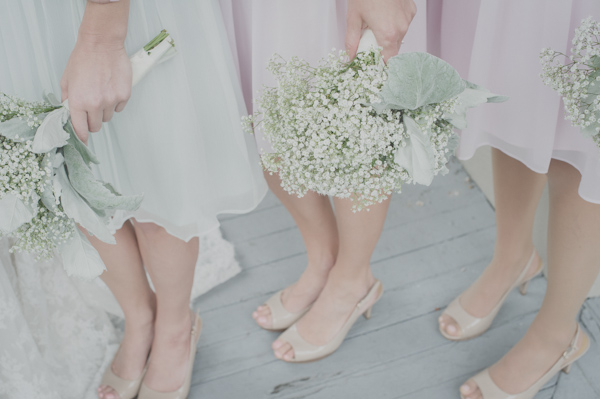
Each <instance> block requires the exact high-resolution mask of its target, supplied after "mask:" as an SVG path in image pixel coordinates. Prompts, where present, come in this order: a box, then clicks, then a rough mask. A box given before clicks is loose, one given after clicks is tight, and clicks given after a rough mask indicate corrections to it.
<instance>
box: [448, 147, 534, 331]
mask: <svg viewBox="0 0 600 399" xmlns="http://www.w3.org/2000/svg"><path fill="white" fill-rule="evenodd" d="M492 154H493V165H494V197H495V199H496V232H497V237H496V247H495V249H494V258H493V259H492V262H491V263H490V264H489V266H488V267H487V268H486V269H485V271H484V272H483V274H482V275H481V276H480V277H479V278H478V279H477V280H476V281H475V283H473V284H472V285H471V286H470V287H469V288H468V289H467V290H466V291H465V292H464V293H463V294H462V296H461V298H460V304H461V306H462V307H463V308H464V309H465V310H466V311H467V312H469V313H470V314H471V315H473V316H475V317H483V316H486V315H487V314H489V313H490V312H491V311H492V309H493V308H494V306H496V305H497V304H498V302H499V301H500V299H501V298H502V296H503V295H504V294H505V293H506V291H507V290H508V289H509V288H510V286H511V285H512V284H514V282H515V281H516V280H517V278H518V277H519V275H520V274H521V272H522V271H523V268H524V267H525V266H526V265H527V262H528V261H529V258H530V257H531V254H532V252H533V239H532V235H533V220H534V217H535V210H536V208H537V205H538V203H539V200H540V197H541V195H542V192H543V191H544V187H545V185H546V176H545V175H542V174H539V173H535V172H533V171H532V170H531V169H529V168H528V167H527V166H525V165H523V164H522V163H521V162H519V161H517V160H516V159H514V158H511V157H509V156H508V155H506V154H504V153H503V152H501V151H500V150H497V149H493V152H492ZM537 264H538V263H537V262H534V265H537ZM536 271H537V269H536V268H535V267H532V270H531V274H534V273H535V272H536ZM439 323H440V326H441V327H442V328H443V329H444V330H445V331H446V332H447V333H448V334H449V335H453V336H459V335H460V333H461V332H460V327H459V326H458V325H457V324H456V322H455V321H454V319H452V318H451V317H450V316H448V315H445V314H444V315H442V316H441V317H440V320H439Z"/></svg>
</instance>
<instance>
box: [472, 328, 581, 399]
mask: <svg viewBox="0 0 600 399" xmlns="http://www.w3.org/2000/svg"><path fill="white" fill-rule="evenodd" d="M589 348H590V338H589V337H588V335H587V334H586V333H585V332H584V331H583V330H582V329H581V326H580V325H577V331H576V332H575V337H574V338H573V340H572V341H571V344H570V345H569V347H568V348H567V350H566V351H565V352H564V353H563V355H562V356H561V357H560V359H558V361H557V362H556V363H555V364H554V366H552V368H551V369H550V370H548V372H547V373H546V374H544V375H543V376H542V378H540V379H539V380H537V381H536V383H535V384H533V385H532V386H531V387H529V388H528V389H527V390H526V391H523V392H521V393H518V394H508V393H506V392H504V391H503V390H502V389H500V388H499V387H498V386H497V385H496V383H495V382H494V381H493V380H492V378H491V376H490V373H489V369H485V370H483V371H482V372H481V373H479V374H477V375H476V376H475V377H473V381H474V382H475V383H476V384H477V387H478V388H479V391H481V394H482V396H483V399H533V398H534V397H535V395H537V393H538V392H539V391H540V389H542V388H543V387H544V385H546V383H547V382H548V381H550V380H551V379H552V377H554V376H555V375H556V374H558V373H559V372H560V371H562V372H564V373H566V374H569V371H571V366H572V365H573V363H575V362H576V361H577V360H578V359H579V358H580V357H582V356H583V355H585V353H586V352H587V350H588V349H589ZM461 398H462V399H464V396H463V395H462V394H461Z"/></svg>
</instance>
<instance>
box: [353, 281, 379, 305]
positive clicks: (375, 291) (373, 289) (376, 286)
mask: <svg viewBox="0 0 600 399" xmlns="http://www.w3.org/2000/svg"><path fill="white" fill-rule="evenodd" d="M382 294H383V285H382V284H381V281H379V280H375V283H374V284H373V286H372V287H371V289H370V290H369V292H368V293H367V295H365V297H364V298H363V299H361V300H360V302H358V303H357V304H356V310H358V311H359V312H364V311H365V306H366V305H367V303H368V302H370V301H371V300H372V299H373V297H374V296H375V295H378V296H379V297H381V295H382ZM378 300H379V298H377V299H376V300H375V302H377V301H378ZM372 305H373V304H372ZM372 305H371V306H372Z"/></svg>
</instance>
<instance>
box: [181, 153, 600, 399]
mask: <svg viewBox="0 0 600 399" xmlns="http://www.w3.org/2000/svg"><path fill="white" fill-rule="evenodd" d="M222 228H223V233H224V235H225V237H226V238H227V239H228V240H230V241H232V242H233V243H234V244H235V246H236V252H237V258H238V260H239V261H240V264H241V265H242V267H243V272H242V273H241V274H240V275H239V276H237V277H236V278H234V279H232V280H231V281H229V282H227V283H226V284H223V285H222V286H220V287H217V288H216V289H214V290H213V291H211V292H209V293H208V294H206V295H204V296H202V297H201V298H200V299H199V300H198V301H197V302H196V303H195V306H196V307H197V308H198V309H200V312H201V315H202V317H203V319H204V331H203V335H202V337H201V339H200V344H199V353H198V356H197V358H196V364H195V369H194V377H193V387H192V391H191V393H190V398H191V399H195V398H202V399H217V398H218V399H237V398H248V399H255V398H256V399H260V398H273V399H300V398H311V399H337V398H340V399H353V398H369V399H371V398H377V399H384V398H398V399H399V398H406V399H437V398H441V399H442V398H458V394H457V390H458V388H459V386H460V384H461V383H462V382H463V381H465V380H466V379H467V378H468V377H470V376H472V375H473V374H474V373H476V372H477V371H478V370H480V369H482V368H484V367H486V366H488V365H490V364H491V363H493V362H495V361H496V360H497V359H499V358H500V357H501V356H502V354H503V353H505V352H506V351H507V350H508V349H509V348H510V347H511V346H512V345H514V344H515V343H516V342H517V341H518V340H519V338H520V337H521V336H522V335H523V334H524V332H525V330H526V328H527V326H528V325H529V323H530V322H531V320H532V319H533V317H534V315H535V313H536V310H537V309H538V308H539V306H540V304H541V302H542V298H543V293H544V289H545V286H546V282H545V280H544V279H543V278H538V279H536V280H535V281H533V283H532V285H531V287H530V291H529V293H528V295H527V296H525V297H523V296H521V295H519V294H518V292H514V293H512V294H511V295H510V297H509V298H508V300H507V302H506V304H505V305H504V307H503V308H502V310H501V312H500V314H499V316H498V318H497V319H496V321H495V322H494V324H493V325H492V327H491V329H490V331H488V332H487V333H486V334H485V335H483V336H481V337H479V338H477V339H474V340H472V341H468V342H463V343H453V342H449V341H447V340H445V339H444V338H443V337H442V336H441V335H440V334H439V333H438V331H437V318H438V316H439V314H440V309H443V308H444V307H445V306H446V305H447V304H448V303H449V302H450V301H451V300H452V299H453V298H454V297H455V296H456V295H457V294H458V293H460V292H461V291H462V290H464V289H465V288H466V287H467V286H468V285H469V284H470V283H471V282H472V281H473V280H474V279H475V278H476V276H478V275H479V273H480V272H481V270H482V269H483V268H484V267H485V266H486V264H487V263H488V261H489V260H490V258H491V254H492V249H493V243H494V235H495V231H494V212H493V210H492V207H491V206H490V204H489V203H488V202H487V201H486V199H485V197H484V196H483V194H482V193H481V191H480V190H479V189H478V188H477V187H476V186H474V185H473V183H471V181H470V180H469V179H468V177H467V175H466V174H465V172H464V171H463V169H462V168H461V167H460V165H459V164H458V163H456V162H454V163H453V164H452V166H451V173H450V174H449V175H447V176H445V177H438V178H437V179H436V180H435V182H434V183H433V184H432V186H431V187H417V186H408V185H407V186H405V187H404V191H403V193H402V194H400V195H396V196H395V197H394V198H393V199H392V202H391V207H390V211H389V215H388V218H387V222H386V225H385V229H384V232H383V235H382V237H381V240H380V242H379V245H378V246H377V249H376V251H375V253H374V255H373V262H372V266H373V270H374V274H375V275H376V277H378V278H379V279H380V280H381V281H382V282H383V285H384V287H385V295H384V296H383V298H382V299H381V301H380V302H379V303H378V304H377V305H376V306H375V308H374V311H373V317H372V318H371V319H370V320H368V321H365V320H364V319H362V318H361V319H360V321H359V322H357V324H356V325H355V326H354V327H353V328H352V330H351V331H350V333H349V335H348V337H347V339H346V341H345V343H344V344H343V345H342V347H341V348H340V349H339V350H338V351H337V352H336V353H335V354H334V355H332V356H330V357H328V358H326V359H323V360H321V361H319V362H315V363H308V364H299V365H298V364H287V363H284V362H281V361H278V360H276V359H275V358H274V357H273V354H272V351H271V346H270V345H271V342H272V341H273V340H274V339H276V338H277V335H278V334H277V333H270V332H266V331H263V330H261V329H260V328H259V327H258V326H257V325H256V324H255V323H254V321H253V320H252V318H251V312H252V311H253V310H254V308H255V307H256V306H257V305H259V304H261V303H263V302H264V301H265V300H266V299H268V298H269V297H270V296H271V295H272V294H273V293H275V292H276V291H278V290H279V289H281V288H283V287H285V286H287V285H289V284H291V283H292V282H294V281H295V280H296V279H297V278H298V276H299V275H300V274H301V272H302V271H303V269H304V266H305V263H306V255H305V252H304V248H303V244H302V240H301V237H300V234H299V232H298V229H297V228H296V227H295V225H294V222H293V220H292V218H291V217H290V216H289V215H288V213H287V212H286V210H285V209H284V208H283V206H282V205H281V204H280V203H279V201H278V200H277V199H276V198H275V197H274V196H273V195H271V194H269V195H268V196H267V198H266V199H265V200H264V201H263V203H262V204H261V205H260V206H259V208H258V209H257V210H255V211H254V212H252V213H250V214H247V215H239V216H229V217H224V218H223V219H222ZM581 321H582V323H583V324H584V326H585V327H586V328H587V331H588V332H589V333H590V334H591V335H592V340H593V347H592V349H591V350H590V352H589V353H588V354H587V355H586V356H585V357H584V358H583V359H582V360H580V361H579V362H578V363H577V364H576V366H575V367H574V368H573V370H572V371H571V374H570V375H568V376H567V375H565V374H562V375H561V376H560V377H558V378H555V379H554V380H553V381H552V382H551V383H550V384H549V385H548V386H547V387H546V388H545V389H544V390H543V391H541V392H540V394H539V395H538V396H537V397H536V399H538V398H539V399H549V398H553V399H593V398H600V378H599V377H600V344H599V342H598V341H600V299H594V300H588V301H587V303H586V305H585V308H584V309H583V312H582V314H581Z"/></svg>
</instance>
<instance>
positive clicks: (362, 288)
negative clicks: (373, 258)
mask: <svg viewBox="0 0 600 399" xmlns="http://www.w3.org/2000/svg"><path fill="white" fill-rule="evenodd" d="M329 280H330V281H331V284H332V286H333V288H334V289H335V290H338V291H340V292H351V293H356V292H360V293H362V294H366V292H368V290H369V289H370V288H371V286H372V285H373V283H375V277H374V276H373V273H372V272H371V268H370V267H368V266H367V267H363V268H354V269H351V268H345V267H344V265H341V264H339V265H336V266H335V267H334V268H333V269H331V272H330V273H329Z"/></svg>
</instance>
